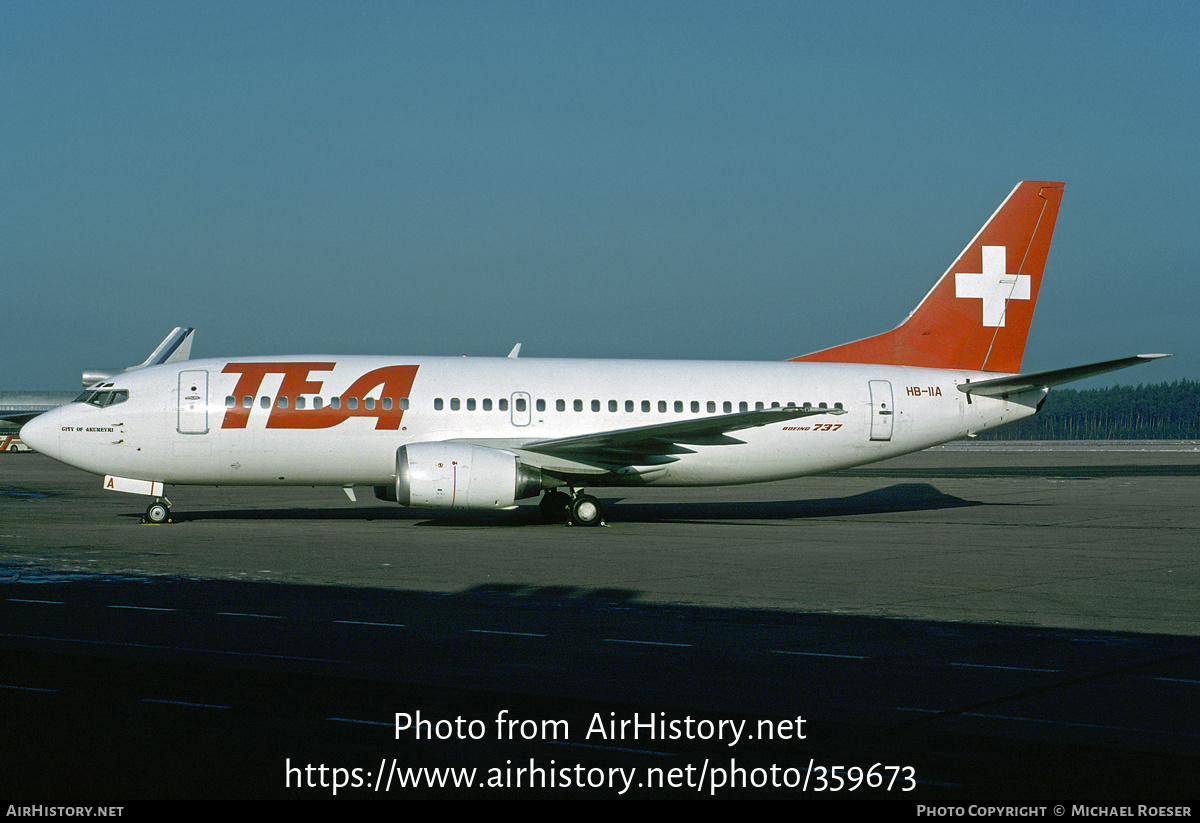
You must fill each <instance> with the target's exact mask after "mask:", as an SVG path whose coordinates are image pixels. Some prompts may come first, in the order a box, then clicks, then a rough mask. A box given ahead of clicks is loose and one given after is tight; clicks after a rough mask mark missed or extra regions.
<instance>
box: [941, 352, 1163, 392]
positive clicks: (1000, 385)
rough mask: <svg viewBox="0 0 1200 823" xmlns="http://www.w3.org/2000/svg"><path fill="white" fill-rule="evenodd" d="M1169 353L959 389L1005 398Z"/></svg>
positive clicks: (1015, 376)
mask: <svg viewBox="0 0 1200 823" xmlns="http://www.w3.org/2000/svg"><path fill="white" fill-rule="evenodd" d="M1170 356H1171V355H1169V354H1135V355H1134V356H1133V357H1122V358H1120V359H1118V360H1105V361H1104V362H1102V363H1089V364H1088V365H1086V366H1071V367H1070V368H1066V369H1053V370H1051V371H1040V372H1031V373H1029V374H1013V375H1009V376H1007V377H996V378H993V379H991V380H976V381H972V382H969V383H962V384H960V385H959V387H958V390H959V391H960V392H963V393H965V394H967V395H968V396H969V395H972V394H980V395H984V396H986V397H1002V396H1004V395H1007V394H1020V393H1021V392H1025V391H1035V390H1037V389H1047V388H1050V387H1051V386H1059V385H1061V384H1063V383H1070V382H1072V381H1074V380H1082V379H1084V378H1085V377H1095V376H1096V375H1098V374H1105V373H1106V372H1110V371H1116V370H1117V369H1125V368H1129V367H1130V366H1137V365H1139V364H1141V363H1149V362H1150V361H1151V360H1158V359H1159V358H1162V357H1170Z"/></svg>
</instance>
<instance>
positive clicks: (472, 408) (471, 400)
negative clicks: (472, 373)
mask: <svg viewBox="0 0 1200 823" xmlns="http://www.w3.org/2000/svg"><path fill="white" fill-rule="evenodd" d="M467 411H475V398H474V397H468V398H467Z"/></svg>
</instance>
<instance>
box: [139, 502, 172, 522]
mask: <svg viewBox="0 0 1200 823" xmlns="http://www.w3.org/2000/svg"><path fill="white" fill-rule="evenodd" d="M142 522H143V523H169V522H171V501H170V500H168V499H167V498H165V497H156V498H155V499H154V502H153V503H151V504H150V505H149V506H147V507H146V513H145V514H143V515H142Z"/></svg>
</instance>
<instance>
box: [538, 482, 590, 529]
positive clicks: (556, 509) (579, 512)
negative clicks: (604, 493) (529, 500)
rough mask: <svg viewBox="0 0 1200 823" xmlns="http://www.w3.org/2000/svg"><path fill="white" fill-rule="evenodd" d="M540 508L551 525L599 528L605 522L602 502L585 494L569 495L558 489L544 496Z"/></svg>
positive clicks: (575, 493)
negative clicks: (564, 524) (566, 524)
mask: <svg viewBox="0 0 1200 823" xmlns="http://www.w3.org/2000/svg"><path fill="white" fill-rule="evenodd" d="M538 507H539V508H540V509H541V510H542V517H544V518H546V519H547V520H549V521H550V522H551V523H570V524H571V525H572V526H599V525H600V524H601V523H603V522H604V509H603V508H602V507H601V505H600V501H599V500H597V499H596V498H594V497H592V496H591V495H590V494H584V493H583V492H574V493H573V494H567V493H566V492H564V491H559V490H558V489H551V490H550V491H548V492H546V493H545V494H544V495H543V496H542V502H541V503H540V504H538Z"/></svg>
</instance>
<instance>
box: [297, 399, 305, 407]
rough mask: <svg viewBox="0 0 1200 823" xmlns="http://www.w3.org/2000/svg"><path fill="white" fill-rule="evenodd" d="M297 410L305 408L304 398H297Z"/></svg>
mask: <svg viewBox="0 0 1200 823" xmlns="http://www.w3.org/2000/svg"><path fill="white" fill-rule="evenodd" d="M296 408H298V409H302V408H304V398H303V397H297V398H296Z"/></svg>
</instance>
